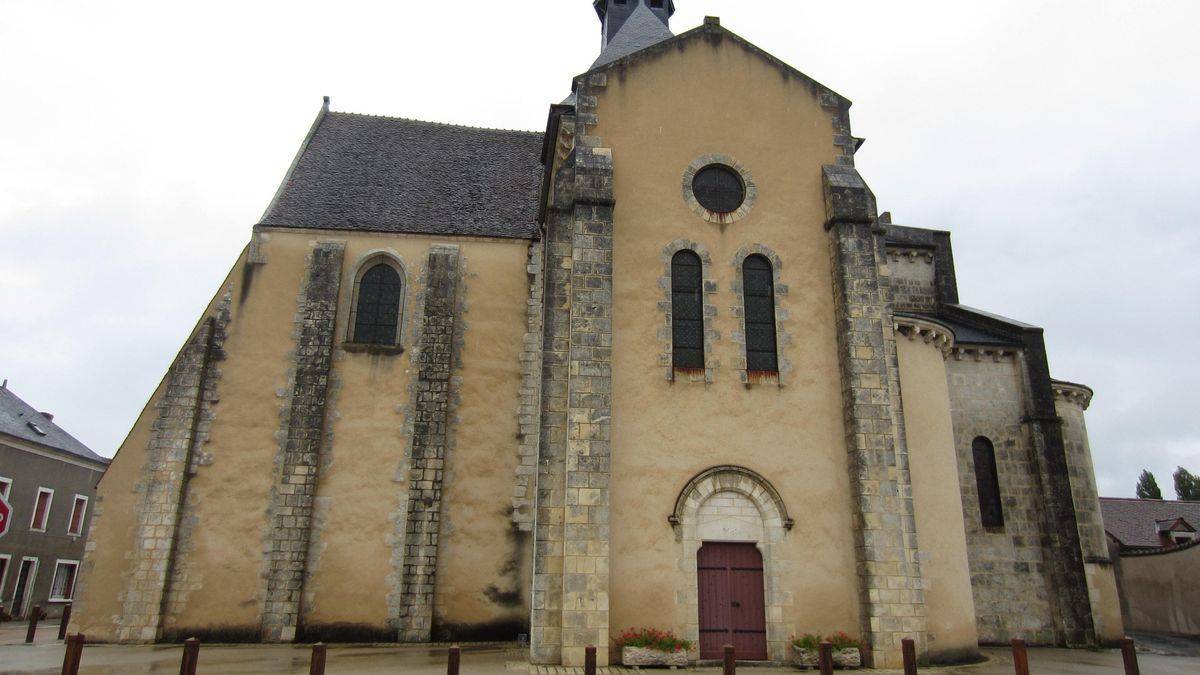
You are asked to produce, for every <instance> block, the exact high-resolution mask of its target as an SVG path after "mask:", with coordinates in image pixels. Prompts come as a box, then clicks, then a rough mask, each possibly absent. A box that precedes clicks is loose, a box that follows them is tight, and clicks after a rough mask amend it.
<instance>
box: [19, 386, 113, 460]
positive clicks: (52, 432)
mask: <svg viewBox="0 0 1200 675" xmlns="http://www.w3.org/2000/svg"><path fill="white" fill-rule="evenodd" d="M34 427H36V429H35V428H34ZM39 431H40V432H42V433H39ZM0 434H4V435H8V436H15V437H16V438H19V439H21V440H23V441H29V442H31V443H36V444H38V445H43V446H49V447H51V448H55V449H58V450H62V451H64V452H69V453H71V454H72V455H76V456H78V457H82V458H84V459H90V460H92V461H94V462H100V463H102V464H108V461H109V460H107V459H105V458H103V457H101V456H100V455H97V454H96V453H94V452H92V451H91V450H90V449H89V448H88V447H87V446H86V445H84V444H83V443H80V442H79V440H78V439H76V438H75V437H74V436H72V435H71V434H68V433H67V432H66V431H64V430H63V429H62V427H60V426H58V425H57V424H55V423H54V422H51V421H50V420H48V419H46V417H45V416H44V415H42V413H40V412H38V411H37V409H36V408H34V407H33V406H31V405H29V404H28V403H26V402H25V401H22V400H21V398H20V397H19V396H17V395H16V394H14V393H12V391H11V390H9V389H8V387H0Z"/></svg>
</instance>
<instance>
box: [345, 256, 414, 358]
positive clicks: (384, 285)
mask: <svg viewBox="0 0 1200 675" xmlns="http://www.w3.org/2000/svg"><path fill="white" fill-rule="evenodd" d="M356 293H357V299H356V300H355V304H354V335H353V338H352V339H351V341H352V342H357V343H360V344H369V345H388V346H390V345H395V344H396V343H397V342H398V340H397V337H398V336H399V333H400V305H401V304H402V303H403V301H404V281H403V280H402V279H401V278H400V272H399V271H397V270H396V268H395V267H394V266H392V265H390V264H388V263H386V262H380V263H376V264H374V265H372V266H371V267H369V268H368V269H367V271H366V272H364V273H363V274H362V276H361V277H360V278H359V280H358V287H357V289H356Z"/></svg>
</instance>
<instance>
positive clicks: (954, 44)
mask: <svg viewBox="0 0 1200 675" xmlns="http://www.w3.org/2000/svg"><path fill="white" fill-rule="evenodd" d="M676 4H677V6H678V12H677V14H676V15H675V19H674V21H673V23H672V28H673V29H674V30H675V31H676V32H682V31H683V30H686V29H689V28H692V27H694V26H696V25H698V24H699V23H700V22H701V20H702V17H703V16H705V15H717V16H720V17H721V19H722V23H723V24H724V25H725V26H726V27H728V28H730V29H731V30H733V31H734V32H737V33H739V34H741V35H742V36H744V37H746V38H747V39H749V40H751V41H752V42H754V43H756V44H758V45H759V46H761V47H763V48H764V49H766V50H767V51H769V52H771V53H773V54H775V55H776V56H778V57H780V58H782V59H783V60H784V61H787V62H788V63H790V64H792V65H793V66H795V67H797V68H799V69H800V70H802V71H804V72H805V73H807V74H809V75H810V76H812V77H814V78H816V79H817V80H819V81H821V82H822V83H824V84H826V85H828V86H830V87H831V88H833V89H835V90H836V91H838V92H839V93H841V94H843V95H845V96H847V97H848V98H850V99H851V100H853V101H854V102H855V105H854V107H853V109H852V122H853V125H854V133H855V134H856V135H858V136H865V137H866V138H867V143H866V145H865V146H864V147H863V149H862V150H861V151H860V152H859V154H858V166H859V169H860V170H861V171H862V173H863V175H864V176H865V177H866V179H867V181H868V182H869V183H870V185H871V186H872V188H873V189H874V191H875V193H876V194H877V196H878V198H879V203H880V207H881V209H884V210H890V211H892V212H893V213H894V217H895V222H897V223H900V224H905V225H915V226H920V227H932V228H941V229H949V230H952V231H953V233H954V240H953V241H954V247H955V248H954V250H955V254H956V264H957V271H958V281H959V289H960V292H961V297H962V301H963V302H964V303H965V304H968V305H972V306H975V307H980V308H984V309H987V310H989V311H993V312H996V313H999V314H1003V315H1006V316H1010V317H1013V318H1017V319H1020V320H1023V321H1026V322H1029V323H1034V324H1038V325H1041V326H1044V327H1045V328H1046V329H1047V332H1046V335H1047V342H1048V347H1049V351H1050V364H1051V369H1052V371H1053V374H1054V376H1055V377H1058V378H1061V379H1068V380H1072V381H1076V382H1083V383H1086V384H1089V385H1091V386H1092V387H1093V388H1094V389H1095V390H1096V397H1095V400H1094V401H1093V403H1092V407H1091V409H1090V410H1089V412H1088V426H1089V430H1090V435H1091V445H1092V452H1093V454H1094V456H1095V462H1096V472H1097V475H1098V479H1099V483H1100V491H1101V494H1103V495H1111V496H1127V495H1132V493H1133V486H1134V482H1135V479H1136V477H1137V474H1138V472H1139V471H1140V470H1141V469H1142V468H1143V467H1148V468H1150V469H1151V470H1153V471H1154V472H1155V473H1156V474H1157V475H1158V479H1159V484H1160V485H1162V487H1163V490H1164V493H1166V496H1168V497H1172V496H1173V490H1172V489H1171V488H1170V483H1171V480H1170V473H1171V472H1172V471H1173V470H1174V468H1175V467H1176V465H1179V464H1183V465H1185V466H1189V467H1190V468H1191V469H1192V470H1193V471H1198V472H1200V414H1197V412H1196V408H1197V403H1198V400H1197V399H1198V397H1197V395H1196V391H1197V380H1198V379H1200V363H1198V362H1200V356H1198V353H1197V350H1196V348H1195V344H1194V342H1195V339H1196V336H1197V335H1198V334H1200V312H1198V311H1197V310H1198V304H1200V302H1198V299H1197V298H1198V297H1200V272H1198V271H1197V264H1196V253H1197V250H1198V249H1200V226H1198V225H1197V223H1196V220H1197V216H1196V207H1195V204H1194V201H1195V196H1196V194H1197V186H1198V184H1200V168H1197V166H1198V164H1197V158H1198V157H1200V75H1198V74H1197V69H1198V66H1200V41H1198V40H1197V39H1196V37H1195V28H1196V26H1197V25H1200V3H1198V2H1196V1H1195V0H1176V1H1168V0H1157V1H1154V2H1149V1H1142V2H1134V1H1126V2H1108V1H1104V0H1087V1H1079V2H1074V1H1072V2H1064V1H1047V0H1042V1H1039V2H1014V1H1008V2H1003V3H1000V2H996V3H978V2H962V1H961V0H958V1H954V2H895V1H894V0H886V1H879V2H865V1H847V0H839V1H838V2H819V3H817V2H807V1H799V0H736V1H735V0H676ZM598 47H599V29H598V22H597V20H596V16H595V14H594V12H593V11H592V9H591V2H590V0H521V1H520V2H517V1H515V0H513V1H510V2H502V1H499V0H489V1H486V2H485V1H483V0H460V1H458V2H450V1H448V0H442V1H440V2H427V3H426V2H416V1H413V0H405V1H403V2H397V1H395V0H389V1H387V2H356V1H351V0H342V1H341V2H337V3H329V2H320V3H317V2H307V1H297V0H289V1H287V2H282V1H274V0H272V1H265V0H258V1H253V2H251V1H248V0H241V1H239V2H227V1H223V0H217V1H209V2H204V3H183V2H167V1H164V0H153V1H141V0H116V1H113V2H103V3H98V2H88V1H82V0H0V95H2V96H3V101H4V103H3V106H2V107H0V242H2V243H0V377H4V378H8V379H9V380H10V383H9V386H10V387H11V388H12V389H13V391H15V392H16V393H17V394H18V395H20V396H21V397H23V398H25V399H26V400H27V401H29V402H30V403H31V404H33V405H34V406H37V407H39V408H40V409H45V410H49V411H52V412H54V413H55V414H56V415H57V417H56V421H58V422H59V423H61V424H62V426H63V427H64V428H66V429H67V430H68V431H70V432H71V433H73V434H75V435H76V436H78V437H79V438H80V439H81V440H82V441H84V442H85V443H87V444H88V445H89V446H91V447H92V448H93V449H94V450H96V451H97V452H99V453H101V454H104V455H111V454H112V453H113V452H115V450H116V448H117V447H118V446H119V445H120V442H121V440H122V439H123V438H124V436H125V434H126V432H127V431H128V429H129V427H130V425H131V424H132V422H133V420H134V419H135V418H136V416H137V414H138V412H139V411H140V410H141V408H142V406H143V405H144V404H145V401H146V399H147V398H148V396H149V394H150V393H151V392H152V391H153V389H154V388H155V386H156V385H157V383H158V381H159V379H160V378H161V377H162V375H163V373H164V372H165V370H166V368H167V366H168V365H169V364H170V361H171V359H172V358H173V357H174V355H175V352H176V350H177V349H178V348H179V346H180V344H181V343H182V341H183V339H184V337H185V336H186V335H187V333H188V332H189V331H190V330H191V328H192V326H193V324H194V322H195V321H196V319H197V318H198V312H199V311H200V310H201V308H203V307H204V305H205V303H207V301H208V300H209V298H210V297H211V296H212V294H213V292H214V291H215V289H216V287H217V286H218V284H219V283H220V282H221V280H222V279H223V278H224V276H225V274H226V271H227V270H228V268H229V267H230V265H231V264H232V263H233V261H234V259H235V257H236V256H237V255H238V253H239V252H240V251H241V249H242V247H243V246H244V245H245V244H246V242H247V239H248V237H249V234H250V227H251V226H252V225H253V224H254V223H255V222H256V220H257V219H258V217H259V216H260V215H261V213H262V210H263V209H264V208H265V207H266V204H267V201H268V200H269V199H270V197H271V195H272V194H273V193H274V191H275V189H276V187H277V186H278V184H279V181H280V179H281V178H282V176H283V173H284V170H285V169H286V168H287V166H288V163H289V162H290V161H291V159H292V156H293V154H294V153H295V151H296V149H297V147H298V145H299V143H300V141H301V139H302V138H303V136H304V134H305V132H306V131H307V129H308V127H309V125H310V124H311V123H312V120H313V117H314V116H315V115H316V113H317V109H318V108H319V107H320V102H321V96H322V95H326V94H327V95H330V96H332V97H333V109H334V110H341V111H352V112H362V113H373V114H381V115H394V116H402V117H412V118H418V119H425V120H435V121H444V122H455V123H461V124H470V125H478V126H489V127H502V128H514V129H529V130H541V129H543V128H544V124H545V119H546V111H547V106H548V105H549V104H550V103H551V102H556V101H559V100H561V99H562V98H563V96H564V95H565V94H566V93H567V92H568V91H569V88H570V82H571V76H572V75H574V74H576V73H579V72H582V71H584V70H585V69H586V68H587V66H588V65H590V63H591V62H592V60H593V59H594V58H595V56H596V54H597V51H598Z"/></svg>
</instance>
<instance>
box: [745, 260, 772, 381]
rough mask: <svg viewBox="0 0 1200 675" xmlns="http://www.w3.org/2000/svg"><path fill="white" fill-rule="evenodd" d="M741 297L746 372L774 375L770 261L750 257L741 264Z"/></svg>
mask: <svg viewBox="0 0 1200 675" xmlns="http://www.w3.org/2000/svg"><path fill="white" fill-rule="evenodd" d="M742 295H743V300H742V301H743V302H744V303H745V308H746V311H745V321H746V370H747V371H749V372H751V373H755V372H758V373H778V372H779V355H778V352H777V351H776V344H775V280H774V271H773V270H772V269H771V262H770V261H769V260H767V259H766V257H764V256H762V255H758V254H755V255H752V256H750V257H748V258H746V261H745V262H744V263H743V264H742Z"/></svg>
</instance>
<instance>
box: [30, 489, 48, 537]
mask: <svg viewBox="0 0 1200 675" xmlns="http://www.w3.org/2000/svg"><path fill="white" fill-rule="evenodd" d="M49 503H50V493H49V492H39V493H38V496H37V506H35V507H34V509H33V527H34V529H36V530H42V529H45V528H46V506H47V505H48V504H49Z"/></svg>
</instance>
